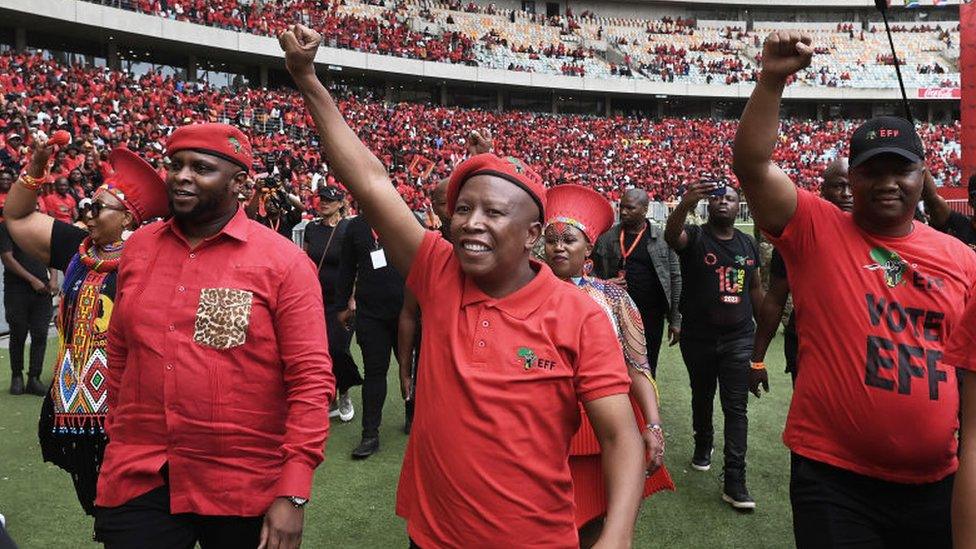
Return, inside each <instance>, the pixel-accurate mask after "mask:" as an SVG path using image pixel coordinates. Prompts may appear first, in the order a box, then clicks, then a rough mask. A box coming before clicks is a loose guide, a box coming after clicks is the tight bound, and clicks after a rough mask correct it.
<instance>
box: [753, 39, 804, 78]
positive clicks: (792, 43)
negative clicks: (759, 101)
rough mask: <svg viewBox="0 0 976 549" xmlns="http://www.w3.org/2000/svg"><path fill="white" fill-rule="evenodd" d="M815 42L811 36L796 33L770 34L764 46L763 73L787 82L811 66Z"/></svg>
mask: <svg viewBox="0 0 976 549" xmlns="http://www.w3.org/2000/svg"><path fill="white" fill-rule="evenodd" d="M812 43H813V40H812V39H811V38H810V36H809V35H807V34H804V33H801V32H796V31H777V32H773V33H770V35H769V36H767V37H766V42H765V44H763V53H762V72H763V75H768V76H771V77H773V78H777V79H781V80H785V79H786V78H787V77H788V76H790V75H792V74H795V73H797V72H799V71H801V70H803V69H805V68H807V67H809V66H810V60H811V59H812V58H813V47H812V46H811V45H810V44H812Z"/></svg>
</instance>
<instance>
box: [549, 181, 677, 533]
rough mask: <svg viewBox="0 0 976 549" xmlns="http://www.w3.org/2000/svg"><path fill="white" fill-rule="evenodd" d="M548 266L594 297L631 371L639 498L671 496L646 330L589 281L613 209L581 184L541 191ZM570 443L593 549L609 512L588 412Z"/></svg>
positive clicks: (619, 298)
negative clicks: (642, 468)
mask: <svg viewBox="0 0 976 549" xmlns="http://www.w3.org/2000/svg"><path fill="white" fill-rule="evenodd" d="M546 216H547V217H548V219H546V227H545V233H544V238H543V241H544V244H545V248H544V250H545V252H544V253H545V257H544V258H545V261H546V263H547V264H548V265H549V267H550V268H551V269H552V272H553V273H554V274H555V275H556V276H558V277H559V278H561V279H563V280H565V281H567V282H570V283H572V284H574V285H575V286H577V287H578V288H579V289H580V290H581V291H583V292H585V293H586V294H587V295H589V296H590V297H592V298H593V300H594V301H596V302H597V303H598V304H599V305H600V306H601V308H602V309H604V310H605V311H606V313H607V316H608V317H609V318H610V323H611V324H612V325H613V327H614V330H615V331H616V332H617V337H618V339H619V340H620V345H621V347H622V348H623V351H624V359H625V362H626V364H621V365H620V366H621V368H627V370H628V372H629V373H630V379H631V387H630V397H631V402H632V403H633V405H634V414H635V419H636V421H637V422H638V425H637V426H638V427H639V428H640V430H641V436H642V438H643V440H644V448H645V454H646V455H645V465H646V467H647V479H646V480H645V482H644V490H643V496H644V497H647V496H649V495H651V494H653V493H654V492H657V491H659V490H674V483H673V482H672V481H671V477H670V475H669V474H668V471H667V469H666V468H665V467H664V431H663V430H662V429H661V424H660V421H661V420H660V418H659V416H658V409H657V387H656V386H655V384H654V379H653V377H652V376H651V369H650V366H649V365H648V363H647V350H646V348H645V346H646V345H645V339H644V326H643V324H642V323H641V317H640V314H639V312H638V311H637V306H636V305H634V302H633V301H631V299H630V297H629V296H628V295H627V292H626V290H624V289H623V288H621V287H620V286H617V285H615V284H613V283H611V282H607V281H605V280H600V279H597V278H592V277H590V276H589V275H588V272H587V268H586V262H587V257H589V255H590V252H592V251H593V243H594V242H596V239H597V237H598V236H600V234H601V233H603V232H605V231H606V230H607V229H609V228H610V226H611V225H612V224H613V208H612V207H611V206H610V203H609V202H607V200H606V199H605V198H603V197H602V196H601V195H600V194H599V193H597V192H596V191H594V190H591V189H587V188H585V187H580V186H578V185H561V186H558V187H553V188H551V189H549V191H548V192H547V193H546ZM580 415H581V417H582V419H583V421H582V423H581V424H580V428H579V431H577V433H576V435H575V436H574V437H573V440H572V441H571V442H570V457H569V468H570V472H571V473H572V475H573V493H574V498H575V500H576V527H577V528H579V532H580V546H581V547H590V546H591V545H592V544H593V543H594V542H595V541H596V540H597V538H599V536H600V532H601V531H602V529H603V518H604V516H605V515H606V512H607V501H606V495H605V494H606V489H605V488H604V482H603V467H602V465H601V456H600V444H599V441H598V440H597V438H596V435H595V434H594V432H593V427H592V426H591V425H590V422H589V420H588V419H587V418H586V414H585V412H584V411H583V409H582V406H581V407H580Z"/></svg>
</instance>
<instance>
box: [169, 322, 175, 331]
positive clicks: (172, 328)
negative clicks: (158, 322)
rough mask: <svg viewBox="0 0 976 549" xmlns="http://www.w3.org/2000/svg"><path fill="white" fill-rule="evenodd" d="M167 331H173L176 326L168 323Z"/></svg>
mask: <svg viewBox="0 0 976 549" xmlns="http://www.w3.org/2000/svg"><path fill="white" fill-rule="evenodd" d="M169 331H171V332H175V331H176V326H174V325H172V324H170V325H169Z"/></svg>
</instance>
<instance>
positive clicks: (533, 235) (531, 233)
mask: <svg viewBox="0 0 976 549" xmlns="http://www.w3.org/2000/svg"><path fill="white" fill-rule="evenodd" d="M541 237H542V223H541V222H539V221H533V222H532V224H531V225H529V230H528V239H527V240H526V242H525V249H527V250H531V249H532V248H534V247H535V243H536V242H538V241H539V238H541Z"/></svg>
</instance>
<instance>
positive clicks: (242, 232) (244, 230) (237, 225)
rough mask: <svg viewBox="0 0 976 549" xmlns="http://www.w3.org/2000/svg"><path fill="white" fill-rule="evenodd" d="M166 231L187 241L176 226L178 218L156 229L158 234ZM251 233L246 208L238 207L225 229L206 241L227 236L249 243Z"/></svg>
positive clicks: (171, 219)
mask: <svg viewBox="0 0 976 549" xmlns="http://www.w3.org/2000/svg"><path fill="white" fill-rule="evenodd" d="M166 230H168V231H171V232H172V233H173V234H175V235H177V236H179V237H180V238H182V239H183V240H186V236H184V235H183V231H181V230H180V226H179V225H177V224H176V218H174V217H170V218H169V219H168V220H166V222H165V223H161V224H160V226H159V228H158V229H156V232H157V233H158V232H162V231H166ZM249 232H250V220H249V219H248V217H247V214H246V213H245V212H244V208H241V207H240V206H238V208H237V213H235V214H234V217H232V218H230V221H228V222H227V224H226V225H224V228H223V229H220V232H219V233H217V234H215V235H213V236H211V237H208V238H207V239H206V240H213V239H215V238H217V237H219V236H220V235H222V234H226V235H227V236H229V237H231V238H233V239H235V240H239V241H241V242H247V235H248V233H249Z"/></svg>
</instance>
